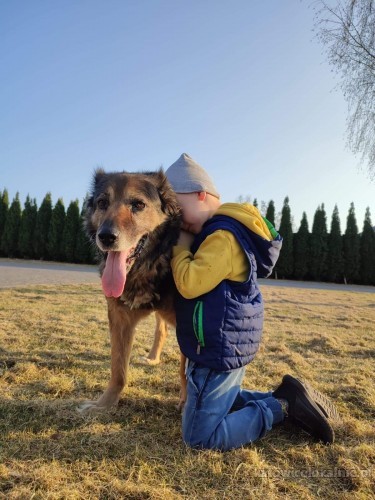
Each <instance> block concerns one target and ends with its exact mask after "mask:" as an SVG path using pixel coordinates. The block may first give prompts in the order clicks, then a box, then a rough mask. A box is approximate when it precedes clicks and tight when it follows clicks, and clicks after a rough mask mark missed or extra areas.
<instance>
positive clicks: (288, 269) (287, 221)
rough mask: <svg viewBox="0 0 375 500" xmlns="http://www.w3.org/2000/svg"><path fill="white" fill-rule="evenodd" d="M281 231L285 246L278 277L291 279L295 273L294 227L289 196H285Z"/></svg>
mask: <svg viewBox="0 0 375 500" xmlns="http://www.w3.org/2000/svg"><path fill="white" fill-rule="evenodd" d="M279 233H280V235H281V236H282V238H283V246H282V248H281V252H280V257H279V260H278V261H277V263H276V268H275V273H277V274H276V275H277V277H278V278H286V279H290V278H291V277H292V275H293V229H292V219H291V215H290V207H289V198H288V197H286V198H285V200H284V204H283V208H282V211H281V222H280V228H279Z"/></svg>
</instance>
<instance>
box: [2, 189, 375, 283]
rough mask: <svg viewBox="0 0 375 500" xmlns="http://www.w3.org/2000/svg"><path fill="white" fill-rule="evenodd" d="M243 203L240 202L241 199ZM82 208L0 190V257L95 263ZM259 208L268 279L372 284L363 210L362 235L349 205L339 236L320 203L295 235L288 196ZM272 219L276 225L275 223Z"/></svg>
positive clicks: (374, 253)
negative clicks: (272, 260)
mask: <svg viewBox="0 0 375 500" xmlns="http://www.w3.org/2000/svg"><path fill="white" fill-rule="evenodd" d="M242 201H243V200H242ZM84 205H85V202H84V203H83V205H82V208H81V211H80V208H79V202H78V200H75V201H72V202H71V203H70V204H69V206H68V209H67V210H66V211H65V206H64V202H63V200H62V199H61V198H59V199H58V200H57V202H56V204H55V206H52V197H51V193H47V194H46V196H45V198H44V199H43V201H42V204H41V206H40V207H39V208H38V207H37V204H36V201H35V199H31V198H30V196H29V195H28V196H27V198H26V201H25V204H24V207H23V209H21V203H20V199H19V194H18V193H17V194H16V196H15V197H14V199H13V200H12V203H11V204H10V203H9V195H8V192H7V190H6V189H4V190H3V191H0V256H2V257H17V258H27V259H30V258H32V259H38V260H39V259H40V260H47V259H49V260H53V261H60V262H73V263H85V264H94V263H96V260H97V256H96V251H95V246H94V245H92V244H91V243H90V242H89V240H88V238H87V236H86V234H85V232H84V228H83V221H84ZM262 206H264V211H265V217H266V218H267V219H268V220H269V221H270V222H271V223H272V224H274V225H276V226H278V231H279V233H280V234H281V236H282V237H283V247H282V250H281V253H280V258H279V260H278V262H277V264H276V267H275V271H274V273H273V276H272V277H274V278H279V279H295V280H313V281H328V282H335V283H355V284H363V285H375V231H374V227H373V225H372V222H371V214H370V209H369V208H367V210H366V213H365V218H364V222H363V229H362V232H359V229H358V225H357V220H356V215H355V208H354V204H353V203H351V205H350V208H349V212H348V216H347V219H346V229H345V232H344V234H342V232H341V224H340V217H339V211H338V208H337V206H335V208H334V210H333V213H332V217H331V222H330V231H329V232H328V230H327V215H326V212H325V208H324V205H323V204H322V205H320V206H318V208H317V210H316V212H315V215H314V220H313V225H312V230H311V232H310V231H309V225H308V221H307V216H306V213H303V216H302V220H301V222H300V226H299V229H298V230H297V232H295V233H294V232H293V222H292V215H291V208H290V205H289V198H288V197H286V198H285V200H284V204H283V207H282V210H281V214H276V210H275V204H274V202H273V200H271V201H270V202H269V203H268V205H267V206H266V205H265V204H264V203H263V202H262ZM275 221H280V223H279V224H275Z"/></svg>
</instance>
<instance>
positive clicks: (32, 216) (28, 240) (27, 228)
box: [18, 195, 38, 259]
mask: <svg viewBox="0 0 375 500" xmlns="http://www.w3.org/2000/svg"><path fill="white" fill-rule="evenodd" d="M37 212H38V210H37V206H36V200H31V199H30V196H29V195H27V198H26V201H25V206H24V209H23V211H22V217H21V226H20V233H19V237H18V252H19V255H20V257H23V258H24V259H25V258H26V259H30V258H33V257H34V247H33V243H34V233H35V225H36V216H37Z"/></svg>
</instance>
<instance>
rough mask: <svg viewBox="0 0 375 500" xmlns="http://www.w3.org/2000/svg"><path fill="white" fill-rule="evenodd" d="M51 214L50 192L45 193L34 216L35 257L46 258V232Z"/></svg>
mask: <svg viewBox="0 0 375 500" xmlns="http://www.w3.org/2000/svg"><path fill="white" fill-rule="evenodd" d="M51 216H52V199H51V193H47V194H46V196H45V197H44V200H43V201H42V204H41V205H40V208H39V210H38V213H37V216H36V226H35V235H34V253H35V257H36V258H37V259H48V257H49V255H48V249H47V242H48V232H49V226H50V222H51Z"/></svg>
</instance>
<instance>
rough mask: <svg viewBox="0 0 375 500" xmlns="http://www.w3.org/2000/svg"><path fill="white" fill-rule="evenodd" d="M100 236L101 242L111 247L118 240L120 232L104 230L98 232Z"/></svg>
mask: <svg viewBox="0 0 375 500" xmlns="http://www.w3.org/2000/svg"><path fill="white" fill-rule="evenodd" d="M98 238H99V240H100V242H101V243H103V245H105V246H106V247H111V246H112V245H113V244H114V243H115V242H116V240H117V238H118V234H117V233H114V232H112V231H106V230H104V231H101V232H100V233H99V234H98Z"/></svg>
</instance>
